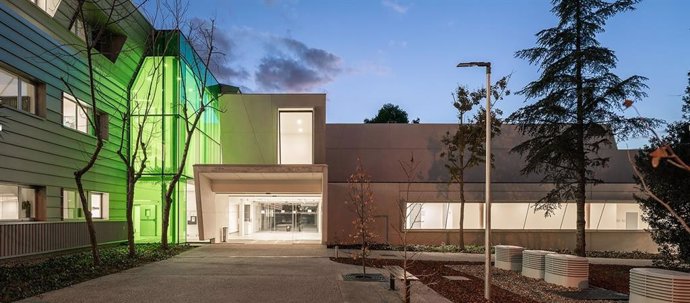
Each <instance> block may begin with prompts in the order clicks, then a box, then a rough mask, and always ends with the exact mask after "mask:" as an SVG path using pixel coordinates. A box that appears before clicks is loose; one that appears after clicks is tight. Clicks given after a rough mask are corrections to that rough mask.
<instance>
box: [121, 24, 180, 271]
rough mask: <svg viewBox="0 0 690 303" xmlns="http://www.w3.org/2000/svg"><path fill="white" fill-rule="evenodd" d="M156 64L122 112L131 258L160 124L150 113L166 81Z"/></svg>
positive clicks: (147, 72) (158, 63)
mask: <svg viewBox="0 0 690 303" xmlns="http://www.w3.org/2000/svg"><path fill="white" fill-rule="evenodd" d="M149 38H150V41H155V40H156V39H157V34H156V33H155V31H154V32H152V33H151V35H150V37H149ZM167 45H168V43H166V48H167ZM154 62H155V63H154V65H153V68H151V69H148V70H146V71H145V72H146V74H140V75H139V78H143V79H147V80H148V81H141V83H142V84H141V85H137V84H134V85H133V87H132V91H131V95H130V97H131V98H130V99H131V101H132V102H131V104H130V106H125V107H123V108H121V109H120V116H121V121H122V130H121V133H120V146H119V148H118V150H117V155H118V156H119V158H120V160H121V161H122V163H123V164H124V165H125V168H126V173H127V179H126V182H127V186H126V187H127V191H126V201H125V204H126V208H125V217H126V220H127V244H128V255H129V257H130V258H133V257H135V256H136V247H135V243H134V220H133V215H132V211H133V209H134V195H135V189H136V184H137V182H138V181H139V179H141V176H142V175H143V173H144V170H145V169H146V163H147V161H148V149H147V148H148V146H149V144H150V142H151V139H152V138H153V136H154V132H155V131H154V130H155V129H156V125H157V124H158V123H157V121H155V120H151V110H152V107H153V104H154V100H155V99H156V98H160V97H161V96H157V93H158V91H159V90H158V88H159V85H162V81H163V79H162V76H163V73H162V71H161V70H162V66H163V60H155V61H154ZM141 94H143V95H141ZM147 129H148V131H147ZM127 138H129V139H127Z"/></svg>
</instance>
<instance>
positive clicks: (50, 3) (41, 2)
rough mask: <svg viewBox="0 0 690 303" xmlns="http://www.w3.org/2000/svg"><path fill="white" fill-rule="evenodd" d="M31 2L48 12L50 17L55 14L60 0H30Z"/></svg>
mask: <svg viewBox="0 0 690 303" xmlns="http://www.w3.org/2000/svg"><path fill="white" fill-rule="evenodd" d="M30 1H31V3H33V4H35V5H36V6H38V7H39V8H40V9H42V10H43V11H45V12H46V13H48V15H50V16H51V17H54V16H55V12H57V9H58V6H60V1H61V0H30Z"/></svg>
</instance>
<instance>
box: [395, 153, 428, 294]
mask: <svg viewBox="0 0 690 303" xmlns="http://www.w3.org/2000/svg"><path fill="white" fill-rule="evenodd" d="M398 163H400V168H401V169H402V171H403V173H404V174H405V192H404V195H403V196H402V197H400V201H399V203H398V212H399V214H400V218H402V220H403V221H402V222H401V223H402V224H391V225H392V228H393V230H395V231H396V232H397V233H398V235H399V236H400V244H402V247H403V255H402V257H403V266H402V269H403V271H404V272H405V275H404V277H403V285H404V286H403V287H405V289H404V291H403V293H404V294H405V295H404V296H403V302H410V291H411V289H410V288H411V287H410V281H409V279H408V275H407V272H408V269H410V267H411V266H412V263H413V262H414V260H413V259H412V258H413V257H414V255H415V254H410V253H409V251H408V247H407V244H408V241H407V233H408V231H409V230H410V229H409V228H408V227H406V226H405V225H406V224H407V222H417V220H419V216H420V215H421V213H422V212H421V211H413V210H415V209H418V208H420V207H421V206H422V204H421V203H419V201H416V199H412V198H411V197H410V193H411V192H412V191H411V187H412V183H413V182H415V180H417V179H418V178H419V161H417V162H415V160H414V154H410V160H409V161H402V160H398Z"/></svg>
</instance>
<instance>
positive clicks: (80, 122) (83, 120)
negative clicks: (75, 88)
mask: <svg viewBox="0 0 690 303" xmlns="http://www.w3.org/2000/svg"><path fill="white" fill-rule="evenodd" d="M90 116H91V108H90V107H89V106H87V105H86V104H84V102H82V101H80V100H78V99H77V98H74V96H72V95H70V94H67V93H63V94H62V125H64V126H67V127H69V128H71V129H76V130H78V131H80V132H82V133H87V134H88V133H90V129H91V128H90V127H89V117H90Z"/></svg>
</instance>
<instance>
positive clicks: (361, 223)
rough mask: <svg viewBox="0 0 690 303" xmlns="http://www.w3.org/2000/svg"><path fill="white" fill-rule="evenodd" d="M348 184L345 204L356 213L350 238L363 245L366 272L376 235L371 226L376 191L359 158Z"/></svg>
mask: <svg viewBox="0 0 690 303" xmlns="http://www.w3.org/2000/svg"><path fill="white" fill-rule="evenodd" d="M347 184H348V198H349V200H348V201H345V204H347V205H348V206H349V207H350V210H351V211H352V212H354V213H355V219H354V220H353V221H352V225H353V226H354V227H355V230H354V233H352V234H350V238H351V239H353V240H354V241H356V242H358V243H359V244H360V246H361V248H360V250H361V252H360V254H361V258H362V273H364V274H366V273H367V267H366V259H367V254H368V253H369V245H370V244H371V241H372V239H373V238H374V237H375V234H374V233H373V231H372V226H371V224H373V223H374V192H373V191H372V190H371V176H370V175H369V173H367V171H366V169H364V167H363V166H362V161H361V160H360V159H359V158H357V168H356V169H355V172H354V173H353V174H352V175H350V177H348V178H347Z"/></svg>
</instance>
